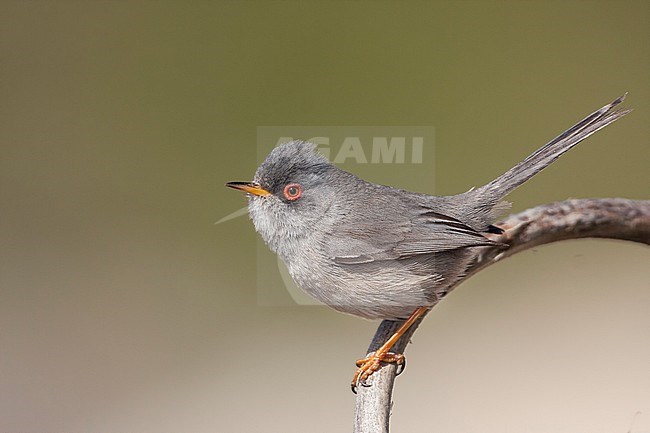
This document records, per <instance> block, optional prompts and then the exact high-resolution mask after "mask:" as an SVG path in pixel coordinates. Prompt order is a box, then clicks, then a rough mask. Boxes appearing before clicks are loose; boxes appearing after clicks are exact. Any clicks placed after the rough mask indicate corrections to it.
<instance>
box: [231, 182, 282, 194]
mask: <svg viewBox="0 0 650 433" xmlns="http://www.w3.org/2000/svg"><path fill="white" fill-rule="evenodd" d="M226 186H227V187H228V188H234V189H239V190H241V191H244V192H247V193H249V194H253V195H257V196H260V197H266V196H268V195H271V193H270V192H268V191H267V190H265V189H264V188H262V187H261V186H259V185H258V184H256V183H255V182H228V183H227V184H226Z"/></svg>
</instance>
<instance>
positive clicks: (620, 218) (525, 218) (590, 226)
mask: <svg viewBox="0 0 650 433" xmlns="http://www.w3.org/2000/svg"><path fill="white" fill-rule="evenodd" d="M496 225H497V226H499V227H501V228H502V229H504V230H505V232H504V233H503V234H501V235H495V236H494V238H495V240H498V241H501V242H505V243H507V244H509V245H510V248H508V249H507V250H505V251H504V250H501V249H497V248H487V249H486V250H485V252H484V253H483V254H482V256H481V257H480V258H479V260H477V261H476V262H475V263H474V264H473V265H472V266H471V267H470V269H469V270H468V274H467V276H466V277H465V278H463V279H462V280H461V281H459V283H458V284H460V283H461V282H462V281H464V280H465V279H467V278H468V277H470V276H471V275H474V274H475V273H477V272H478V271H480V270H482V269H484V268H486V267H488V266H490V265H492V264H493V263H496V262H498V261H500V260H503V259H504V258H506V257H510V256H511V255H513V254H516V253H518V252H520V251H524V250H527V249H529V248H533V247H536V246H539V245H543V244H548V243H551V242H556V241H560V240H566V239H581V238H608V239H620V240H627V241H633V242H640V243H643V244H646V245H650V201H635V200H626V199H619V198H614V199H580V200H567V201H562V202H556V203H550V204H546V205H542V206H538V207H535V208H532V209H528V210H525V211H523V212H521V213H518V214H515V215H511V216H509V217H508V218H506V219H505V220H503V221H501V222H499V223H497V224H496ZM458 284H456V286H457V285H458ZM420 321H421V320H420ZM420 321H418V322H417V323H415V324H414V325H413V326H412V327H411V328H410V329H409V330H408V332H407V333H406V334H405V335H404V336H403V337H402V338H401V339H400V340H399V341H398V342H397V344H396V345H395V346H394V347H393V352H396V353H403V352H404V350H405V349H406V345H407V344H408V342H409V340H410V338H411V336H412V335H413V333H414V332H415V330H416V329H417V327H418V325H419V324H420ZM400 324H401V322H393V321H389V320H384V321H383V322H382V323H381V324H380V325H379V328H378V329H377V332H376V333H375V336H374V338H373V340H372V343H371V344H370V347H369V348H368V353H370V352H373V351H375V350H376V349H377V348H378V347H379V346H381V345H382V344H383V343H384V342H385V341H386V340H387V339H388V338H389V337H390V336H391V335H392V334H393V333H394V332H395V331H396V330H397V329H398V328H399V326H400ZM395 373H396V367H395V365H393V364H386V365H384V366H382V368H380V369H379V371H377V372H375V373H374V374H373V375H372V376H371V377H370V379H369V380H368V385H369V386H360V387H359V388H358V394H357V398H356V407H355V417H354V432H355V433H378V432H383V433H388V430H389V418H390V411H391V406H392V401H391V398H392V392H393V384H394V382H395Z"/></svg>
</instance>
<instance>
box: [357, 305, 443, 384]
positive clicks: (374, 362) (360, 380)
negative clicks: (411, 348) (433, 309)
mask: <svg viewBox="0 0 650 433" xmlns="http://www.w3.org/2000/svg"><path fill="white" fill-rule="evenodd" d="M429 308H430V307H419V308H417V309H416V310H415V311H414V312H413V313H412V314H411V315H410V316H409V318H408V319H406V321H405V322H404V323H403V324H402V326H400V327H399V329H398V330H397V331H396V332H395V333H394V334H393V335H391V337H390V338H389V339H388V340H386V342H385V343H384V344H383V345H382V346H381V347H380V348H379V349H377V350H376V351H374V352H372V353H371V354H369V355H368V356H366V357H365V358H363V359H359V360H358V361H357V367H359V368H358V369H357V371H356V373H354V377H353V378H352V383H351V384H350V385H351V387H352V392H353V393H355V394H356V393H357V384H361V385H365V382H366V379H368V378H369V377H370V376H371V375H372V374H373V373H374V372H375V371H377V370H379V367H380V366H381V363H382V362H392V363H395V364H397V365H402V366H403V365H405V364H406V357H405V356H404V355H402V354H401V353H393V352H390V349H391V348H392V347H393V346H394V345H395V343H397V341H398V340H399V339H400V338H401V337H402V335H404V333H405V332H406V331H407V330H408V329H409V328H410V327H411V326H412V325H413V324H414V323H415V322H416V321H417V320H418V319H419V318H420V317H422V315H423V314H424V313H426V312H427V311H428V310H429ZM402 370H403V368H402ZM400 372H401V371H400ZM398 374H399V373H398Z"/></svg>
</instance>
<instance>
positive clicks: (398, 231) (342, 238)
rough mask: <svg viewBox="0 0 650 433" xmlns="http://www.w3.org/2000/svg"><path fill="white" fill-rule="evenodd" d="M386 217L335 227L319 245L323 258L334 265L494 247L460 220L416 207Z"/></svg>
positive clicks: (427, 208) (490, 241) (350, 222)
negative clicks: (325, 255)
mask: <svg viewBox="0 0 650 433" xmlns="http://www.w3.org/2000/svg"><path fill="white" fill-rule="evenodd" d="M387 214H388V215H390V218H387V217H386V215H384V214H382V213H381V212H378V214H377V215H376V216H375V218H374V219H373V218H370V217H368V216H364V221H349V220H347V221H342V222H341V224H337V225H336V228H335V230H332V231H330V232H328V233H327V235H326V239H325V241H324V242H323V246H324V248H325V250H326V254H327V256H329V257H330V258H331V259H332V260H334V261H335V262H336V263H338V264H341V265H353V264H364V263H371V262H375V261H380V260H400V259H408V258H412V257H415V256H419V255H431V254H436V253H440V252H443V251H449V250H455V249H459V248H468V247H479V246H495V245H498V243H496V242H494V241H492V240H490V239H488V238H487V237H485V236H484V235H483V234H482V233H480V232H478V231H476V230H475V229H473V228H471V227H469V226H468V225H466V224H464V223H463V222H462V221H460V220H458V219H456V218H453V217H450V216H448V215H445V214H443V213H440V212H438V211H436V210H434V209H431V208H430V207H426V206H417V207H416V210H414V211H411V214H410V215H405V214H404V213H399V214H396V213H395V212H392V213H391V212H387ZM396 215H397V216H396Z"/></svg>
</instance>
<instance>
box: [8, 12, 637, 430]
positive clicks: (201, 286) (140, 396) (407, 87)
mask: <svg viewBox="0 0 650 433" xmlns="http://www.w3.org/2000/svg"><path fill="white" fill-rule="evenodd" d="M649 23H650V3H648V2H647V1H638V2H636V1H620V2H613V1H612V2H597V1H589V2H588V1H545V2H542V1H534V2H533V1H529V2H512V1H499V2H496V1H491V2H489V1H484V2H481V1H462V2H451V1H449V2H385V1H377V2H365V1H354V2H294V1H282V2H261V1H256V2H251V1H247V2H244V1H242V2H235V1H232V2H230V1H219V2H208V1H202V2H199V1H192V2H185V1H183V2H181V1H176V2H169V1H167V2H165V1H77V2H72V1H56V2H54V1H53V2H48V1H7V0H2V1H0V44H1V45H0V47H1V48H0V59H1V64H0V110H1V125H0V140H1V141H0V146H1V149H0V431H2V432H4V433H28V432H40V433H42V432H48V433H56V432H62V433H63V432H92V433H104V432H106V433H109V432H120V431H123V432H124V431H130V432H180V431H184V432H196V433H200V432H214V431H223V432H229V431H242V432H255V431H272V432H304V431H315V432H332V431H349V430H350V425H351V423H352V408H353V404H354V400H353V396H352V395H351V394H350V392H349V388H348V381H349V379H350V377H351V374H352V373H353V368H354V364H353V360H354V359H356V358H357V357H359V356H360V355H362V354H363V352H364V350H365V348H366V346H367V344H368V342H369V340H370V337H371V335H372V334H373V332H374V329H375V327H376V323H374V322H369V321H364V320H361V319H358V318H354V317H351V316H345V315H342V314H340V313H336V312H334V311H331V310H329V309H327V308H324V307H306V306H292V305H287V306H279V307H265V306H260V305H258V304H257V293H256V291H257V286H256V269H257V268H256V266H257V265H256V261H255V251H256V239H257V237H256V236H257V235H256V234H255V232H254V230H253V228H252V225H251V224H250V222H249V221H248V220H247V219H246V218H243V217H242V218H238V219H234V220H231V221H229V222H227V223H223V224H219V225H214V224H213V223H214V222H215V221H216V220H218V219H220V218H221V217H223V216H225V215H227V214H229V213H231V212H233V211H235V210H237V209H239V208H241V207H242V206H243V205H244V202H245V200H244V198H243V197H242V196H241V195H240V194H237V193H235V192H234V191H230V190H227V189H226V188H224V187H223V184H224V183H225V182H226V181H230V180H242V179H248V178H250V177H251V176H252V174H253V173H254V170H255V167H256V164H257V162H256V144H255V143H256V129H257V127H258V126H263V125H343V126H344V125H431V126H434V127H435V130H436V149H435V155H436V158H435V162H434V165H435V189H436V193H438V194H451V193H457V192H461V191H465V190H467V189H468V188H469V187H471V186H474V185H480V184H483V183H485V182H487V181H489V180H490V179H492V178H493V177H494V176H496V175H497V174H500V173H501V172H503V171H504V170H506V169H507V168H509V167H510V166H511V165H513V164H514V163H516V162H518V161H519V160H521V159H522V158H523V157H524V156H525V155H527V154H528V153H530V152H532V151H533V150H534V149H536V148H537V147H538V146H539V145H541V144H543V143H545V142H546V141H547V140H549V139H550V138H552V137H554V136H555V135H557V134H558V133H560V132H561V131H563V130H564V129H565V128H567V127H569V126H570V125H572V124H573V123H574V122H575V121H577V120H579V119H581V118H582V117H584V116H585V115H586V114H588V113H590V112H591V111H593V110H595V109H597V108H599V107H600V106H602V105H604V104H605V103H607V102H609V101H610V100H612V99H614V98H615V97H617V96H619V95H620V94H622V93H624V92H626V91H629V92H630V95H629V97H628V101H627V103H626V105H627V106H629V107H633V108H634V109H635V111H634V112H633V113H632V114H631V115H629V116H627V117H626V118H624V119H622V120H621V121H619V122H617V123H616V124H615V125H612V126H610V127H608V128H606V130H603V131H601V132H599V133H598V134H597V135H596V136H594V137H592V138H590V139H589V140H588V141H587V142H585V143H583V144H581V145H580V146H579V147H578V148H577V149H575V150H573V151H572V152H570V153H569V154H567V155H566V156H565V157H563V158H562V159H561V160H560V161H559V162H557V163H556V164H554V165H553V166H552V167H551V168H549V169H548V170H546V171H545V172H544V173H543V174H541V175H540V176H538V177H537V178H535V179H534V180H532V181H530V182H529V183H528V184H526V185H525V186H524V187H522V188H520V189H519V190H517V191H516V192H515V193H513V194H512V195H511V196H510V199H511V200H512V201H513V202H514V203H515V207H514V210H522V209H525V208H527V207H530V206H534V205H536V204H540V203H544V202H548V201H553V200H561V199H565V198H567V197H613V196H616V197H626V198H635V199H648V198H649V197H648V196H649V192H650V181H649V180H648V167H649V164H650V147H649V144H648V141H649V140H648V138H649V137H650V102H649V101H650V80H649V79H648V77H649V76H650V45H649V41H650V24H649ZM385 172H386V173H385V178H382V179H381V181H382V183H386V184H392V185H396V186H400V182H405V180H404V179H408V176H409V173H408V170H407V168H405V167H399V166H398V165H390V166H387V168H386V170H385ZM373 180H376V179H373ZM423 190H424V188H423ZM649 259H650V252H649V250H648V249H647V248H646V247H642V246H640V245H634V244H628V243H623V242H614V241H604V240H600V241H594V240H584V241H575V242H566V243H563V244H557V245H550V246H545V247H541V248H538V249H536V250H535V251H529V252H526V253H525V254H521V255H520V256H516V257H514V258H512V259H510V260H508V261H506V262H504V263H501V264H499V265H497V266H494V267H492V268H490V269H489V270H487V271H485V272H483V273H481V274H480V275H478V276H476V277H475V278H472V279H471V281H469V282H468V283H466V284H464V286H463V287H462V288H461V289H459V290H458V291H456V292H454V293H453V294H452V295H450V297H449V298H448V299H447V300H446V301H445V302H444V303H442V304H441V305H440V306H438V307H437V308H436V310H435V311H434V312H433V313H432V314H430V315H429V317H428V318H427V320H426V321H425V323H424V324H423V325H422V327H421V329H420V330H419V331H418V333H417V334H416V336H415V338H414V344H413V345H412V346H411V347H410V348H409V352H408V355H409V367H408V369H407V371H406V372H405V374H404V375H402V376H400V378H399V379H398V381H397V388H396V394H395V398H396V402H395V406H394V408H393V413H394V416H393V425H394V428H395V431H409V432H429V431H460V432H508V431H512V432H515V431H516V432H521V431H530V432H548V431H553V432H575V431H589V432H612V431H627V430H628V429H631V431H633V432H641V431H648V430H649V429H650V371H649V370H648V368H647V366H648V365H650V347H649V346H648V335H649V333H650V287H649V286H650V284H649V281H650V268H649V266H648V264H649V263H650V261H649ZM637 412H638V414H637ZM635 414H636V415H635Z"/></svg>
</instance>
